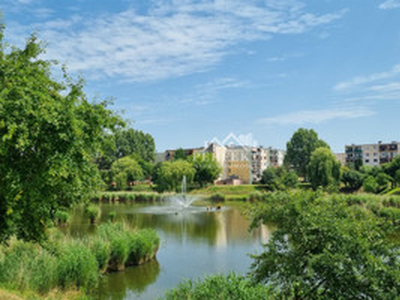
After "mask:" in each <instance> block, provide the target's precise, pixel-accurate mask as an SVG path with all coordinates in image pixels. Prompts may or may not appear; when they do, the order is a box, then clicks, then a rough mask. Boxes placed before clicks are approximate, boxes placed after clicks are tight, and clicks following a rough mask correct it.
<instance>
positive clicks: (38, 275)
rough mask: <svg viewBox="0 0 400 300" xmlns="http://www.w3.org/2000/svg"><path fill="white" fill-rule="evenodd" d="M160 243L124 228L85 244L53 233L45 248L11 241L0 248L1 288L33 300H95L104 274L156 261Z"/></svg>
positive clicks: (100, 232) (105, 229) (109, 229)
mask: <svg viewBox="0 0 400 300" xmlns="http://www.w3.org/2000/svg"><path fill="white" fill-rule="evenodd" d="M159 242H160V241H159V238H158V236H157V234H156V232H155V231H154V230H140V231H136V230H132V229H131V228H129V227H128V225H127V224H125V223H106V224H102V225H100V226H99V227H98V229H97V232H96V233H95V234H94V235H92V236H88V237H86V238H84V239H75V238H71V237H68V236H65V235H63V234H62V233H60V232H59V231H58V230H54V231H53V232H51V233H50V236H49V239H48V240H47V241H46V242H44V243H43V244H42V245H39V244H36V243H31V242H23V241H19V240H16V239H11V240H10V241H9V243H8V245H7V246H2V247H1V248H0V286H1V287H3V288H4V289H6V290H15V291H19V292H20V293H22V294H23V295H27V294H29V293H32V296H29V297H25V298H28V299H29V298H31V299H35V296H34V295H35V293H37V294H39V295H41V296H42V297H43V298H48V297H50V296H51V295H52V294H53V295H57V293H60V292H61V293H62V294H64V293H70V295H71V297H72V296H73V295H76V296H77V297H78V298H79V297H81V296H83V295H86V294H89V295H90V293H91V292H92V291H94V290H95V288H96V287H97V285H98V281H99V275H100V274H101V273H105V272H108V271H119V270H123V269H124V268H125V267H127V266H131V265H138V264H142V263H145V262H147V261H149V260H151V259H153V258H154V257H155V255H156V253H157V250H158V247H159ZM74 291H76V292H77V294H74ZM49 295H50V296H49ZM56 298H58V297H56ZM56 298H55V299H56ZM49 299H51V298H49ZM71 299H73V298H71Z"/></svg>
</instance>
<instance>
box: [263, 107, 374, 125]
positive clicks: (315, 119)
mask: <svg viewBox="0 0 400 300" xmlns="http://www.w3.org/2000/svg"><path fill="white" fill-rule="evenodd" d="M374 114H375V112H374V111H372V110H371V109H369V108H366V107H339V108H332V109H320V110H304V111H297V112H291V113H287V114H282V115H278V116H275V117H268V118H263V119H259V120H258V121H257V123H259V124H266V125H303V124H319V123H322V122H326V121H331V120H336V119H342V120H343V119H356V118H361V117H368V116H372V115H374Z"/></svg>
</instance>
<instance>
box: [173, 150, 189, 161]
mask: <svg viewBox="0 0 400 300" xmlns="http://www.w3.org/2000/svg"><path fill="white" fill-rule="evenodd" d="M187 158H188V156H187V154H186V151H185V150H184V149H182V148H179V149H176V150H175V153H174V157H173V159H174V160H178V159H183V160H185V159H187Z"/></svg>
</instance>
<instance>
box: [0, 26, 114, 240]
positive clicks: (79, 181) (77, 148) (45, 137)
mask: <svg viewBox="0 0 400 300" xmlns="http://www.w3.org/2000/svg"><path fill="white" fill-rule="evenodd" d="M42 52H43V48H42V47H41V45H40V43H38V42H37V40H36V38H35V36H32V37H31V38H29V39H28V40H27V43H26V45H25V47H24V48H23V49H18V48H11V49H10V48H9V47H7V45H6V44H5V42H4V41H3V31H0V174H1V176H0V241H5V240H6V239H7V238H8V237H9V236H10V235H12V234H15V235H16V236H17V237H18V238H23V239H26V240H38V239H41V238H42V237H43V234H44V230H45V228H46V223H47V222H48V220H49V219H51V218H53V215H54V213H55V211H56V210H57V209H58V208H59V207H62V206H69V205H70V204H72V203H75V202H78V201H81V200H84V199H89V198H90V197H91V195H92V193H93V192H94V191H96V189H97V187H99V183H100V181H99V176H98V170H97V167H96V165H95V163H94V157H95V156H96V155H97V154H98V153H101V152H102V150H103V149H102V145H104V144H105V141H104V138H105V131H106V130H113V129H115V127H116V126H117V125H121V124H122V121H121V120H120V118H119V117H117V116H116V115H115V114H114V113H113V112H112V111H110V110H108V109H107V108H106V107H107V103H106V102H101V103H90V102H89V101H88V99H87V98H86V96H85V94H84V92H83V83H82V81H78V82H73V80H71V79H70V78H69V77H68V75H67V74H66V73H64V79H65V80H64V82H57V81H55V80H53V79H52V74H51V67H53V66H54V65H53V64H52V63H50V62H49V61H45V60H42V59H40V58H39V55H40V54H41V53H42Z"/></svg>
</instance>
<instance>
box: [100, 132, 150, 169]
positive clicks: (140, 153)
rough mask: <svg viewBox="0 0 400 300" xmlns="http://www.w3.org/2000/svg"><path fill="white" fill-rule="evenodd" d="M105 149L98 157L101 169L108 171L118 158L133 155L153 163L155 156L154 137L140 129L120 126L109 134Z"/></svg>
mask: <svg viewBox="0 0 400 300" xmlns="http://www.w3.org/2000/svg"><path fill="white" fill-rule="evenodd" d="M104 147H105V151H104V152H103V153H102V155H100V156H98V157H97V161H96V162H97V165H98V167H99V169H100V170H103V171H104V172H107V170H110V168H111V165H112V164H113V162H115V161H116V160H117V159H119V158H122V157H126V156H132V157H134V158H135V159H136V160H140V161H141V160H144V161H146V162H149V163H153V161H154V158H155V148H156V147H155V143H154V138H153V137H152V136H151V135H150V134H148V133H144V132H142V131H140V130H135V129H133V128H128V129H126V128H120V129H119V130H117V131H116V132H111V133H109V134H108V139H107V140H106V141H105V143H104Z"/></svg>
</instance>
